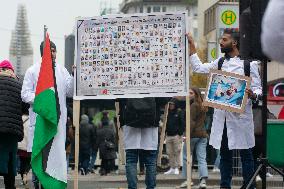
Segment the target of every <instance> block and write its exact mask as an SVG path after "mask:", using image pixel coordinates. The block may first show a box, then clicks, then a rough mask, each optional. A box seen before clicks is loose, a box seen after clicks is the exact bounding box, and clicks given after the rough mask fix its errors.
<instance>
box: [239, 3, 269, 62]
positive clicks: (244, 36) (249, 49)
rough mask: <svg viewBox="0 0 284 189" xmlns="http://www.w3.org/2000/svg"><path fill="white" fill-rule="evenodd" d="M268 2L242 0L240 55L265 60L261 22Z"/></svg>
mask: <svg viewBox="0 0 284 189" xmlns="http://www.w3.org/2000/svg"><path fill="white" fill-rule="evenodd" d="M267 3H268V0H250V1H249V0H240V55H241V57H243V58H247V59H248V58H250V59H259V60H263V59H264V58H265V55H264V54H263V53H262V49H261V42H260V34H261V21H262V17H263V14H264V11H265V8H266V6H267Z"/></svg>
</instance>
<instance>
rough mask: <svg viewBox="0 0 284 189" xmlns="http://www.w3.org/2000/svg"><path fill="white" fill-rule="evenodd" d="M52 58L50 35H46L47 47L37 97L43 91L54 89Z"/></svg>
mask: <svg viewBox="0 0 284 189" xmlns="http://www.w3.org/2000/svg"><path fill="white" fill-rule="evenodd" d="M52 66H53V65H52V58H51V50H50V41H49V35H48V34H46V39H45V45H44V49H43V56H42V62H41V66H40V72H39V76H38V81H37V87H36V95H38V94H39V93H41V92H42V91H44V90H46V89H49V88H51V87H54V74H53V69H52Z"/></svg>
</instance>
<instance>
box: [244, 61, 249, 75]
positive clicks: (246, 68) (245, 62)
mask: <svg viewBox="0 0 284 189" xmlns="http://www.w3.org/2000/svg"><path fill="white" fill-rule="evenodd" d="M244 73H245V76H247V77H250V60H244Z"/></svg>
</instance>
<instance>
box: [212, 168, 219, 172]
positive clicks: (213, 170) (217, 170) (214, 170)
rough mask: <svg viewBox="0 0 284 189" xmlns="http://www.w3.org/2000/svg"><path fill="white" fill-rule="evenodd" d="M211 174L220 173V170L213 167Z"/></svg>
mask: <svg viewBox="0 0 284 189" xmlns="http://www.w3.org/2000/svg"><path fill="white" fill-rule="evenodd" d="M212 172H213V173H220V169H219V168H217V167H214V168H213V169H212Z"/></svg>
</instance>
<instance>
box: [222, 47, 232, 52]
mask: <svg viewBox="0 0 284 189" xmlns="http://www.w3.org/2000/svg"><path fill="white" fill-rule="evenodd" d="M232 51H233V47H232V46H230V47H223V48H221V52H222V53H225V54H228V53H230V52H232Z"/></svg>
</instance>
